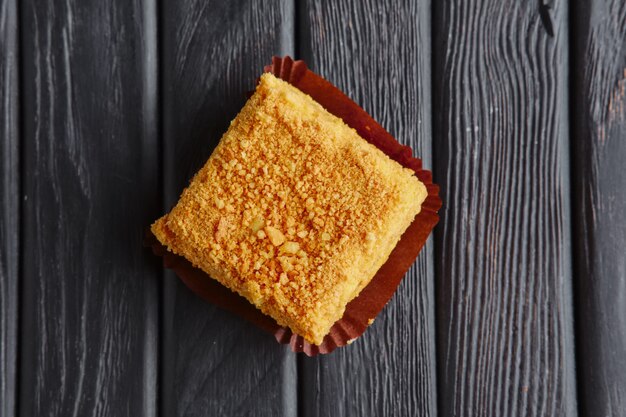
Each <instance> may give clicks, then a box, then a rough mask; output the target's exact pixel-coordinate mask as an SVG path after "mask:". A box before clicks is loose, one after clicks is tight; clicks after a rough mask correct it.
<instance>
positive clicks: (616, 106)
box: [571, 0, 626, 417]
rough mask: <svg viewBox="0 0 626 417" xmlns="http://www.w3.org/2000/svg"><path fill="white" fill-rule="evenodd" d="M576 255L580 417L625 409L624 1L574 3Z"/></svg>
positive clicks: (625, 54) (625, 4)
mask: <svg viewBox="0 0 626 417" xmlns="http://www.w3.org/2000/svg"><path fill="white" fill-rule="evenodd" d="M572 5H573V7H574V10H573V17H574V22H575V26H574V27H575V28H576V30H572V36H573V39H572V41H573V45H574V47H573V48H572V51H573V56H572V66H571V67H572V69H573V71H572V76H573V90H572V102H573V109H572V110H573V111H572V115H574V117H573V118H572V143H573V144H574V147H573V153H572V156H573V171H572V172H573V174H574V175H573V181H574V186H573V190H574V195H573V196H574V198H573V202H574V203H573V204H574V205H573V213H574V223H573V224H574V236H575V238H574V242H576V244H575V246H574V259H575V261H576V262H575V267H576V269H575V271H576V272H577V273H576V281H577V282H576V284H577V285H576V290H577V294H576V300H577V303H576V323H577V336H578V337H577V345H576V347H577V355H578V356H577V357H578V363H577V367H578V370H579V372H578V375H579V378H580V380H579V384H578V385H579V393H580V402H581V410H582V415H584V416H589V417H595V416H598V417H600V416H617V415H622V414H623V413H624V410H626V327H625V325H624V319H625V318H626V259H625V257H624V248H626V229H625V228H624V225H625V224H626V194H624V190H626V170H625V169H624V160H626V141H624V138H625V137H626V3H624V2H623V1H620V0H594V1H590V2H584V3H579V2H574V3H572Z"/></svg>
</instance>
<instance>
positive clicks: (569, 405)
mask: <svg viewBox="0 0 626 417" xmlns="http://www.w3.org/2000/svg"><path fill="white" fill-rule="evenodd" d="M433 5H434V6H435V18H434V21H433V27H434V33H435V34H436V35H435V41H434V43H433V51H437V52H436V53H434V54H433V56H434V57H436V59H435V67H434V70H433V71H434V75H435V77H434V84H433V97H435V106H434V110H433V111H434V113H435V115H436V118H435V122H434V127H433V130H434V132H435V135H434V143H435V146H434V147H433V151H434V156H435V158H436V163H435V171H436V172H435V180H436V181H438V182H439V184H440V185H441V186H442V199H443V201H444V210H443V212H441V214H442V222H441V223H440V225H439V227H438V229H437V233H436V245H435V247H436V254H437V256H436V274H437V284H438V285H437V289H436V291H437V325H438V344H437V350H438V369H439V373H438V376H439V378H438V387H439V390H438V394H439V395H438V397H439V405H440V413H441V414H440V415H442V416H495V415H497V416H521V415H528V416H531V415H532V416H568V417H569V416H575V415H576V414H577V404H576V398H575V374H574V350H573V323H572V314H573V313H572V306H571V297H572V293H571V285H572V282H571V274H572V272H571V254H570V250H571V248H570V206H569V165H568V156H569V154H568V120H567V110H568V109H567V104H568V102H567V99H568V94H567V87H568V85H567V71H568V68H567V64H568V61H567V59H568V57H567V52H568V39H567V27H566V25H567V15H568V11H567V4H566V2H564V1H557V2H554V3H552V8H544V10H543V13H544V16H543V19H542V17H541V16H540V8H539V6H538V4H537V2H518V1H513V0H512V1H501V0H493V1H456V0H453V1H448V2H442V3H436V5H435V3H434V4H433ZM548 22H549V23H548ZM552 34H553V35H554V36H552Z"/></svg>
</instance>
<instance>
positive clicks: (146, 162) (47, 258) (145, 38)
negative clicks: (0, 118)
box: [19, 0, 160, 417]
mask: <svg viewBox="0 0 626 417" xmlns="http://www.w3.org/2000/svg"><path fill="white" fill-rule="evenodd" d="M155 5H156V3H155V2H154V1H150V0H145V1H141V0H137V1H126V0H119V1H114V2H101V1H99V0H91V1H82V0H81V1H72V0H68V1H56V2H54V3H53V2H40V1H36V0H26V1H24V2H22V4H21V8H20V14H21V38H22V40H23V54H22V56H23V61H22V62H23V72H22V74H23V85H24V90H23V121H24V123H23V126H24V131H23V137H24V139H23V149H24V155H25V156H24V169H23V172H24V173H25V175H24V178H23V184H24V193H25V197H24V203H23V213H24V221H23V225H24V234H23V236H24V241H23V256H24V261H23V268H24V269H23V293H22V297H21V300H22V303H23V308H22V312H23V320H22V323H21V344H20V383H21V385H20V404H19V409H20V415H22V416H24V417H27V416H44V415H46V416H85V415H116V416H154V415H156V387H157V381H156V374H157V371H158V361H157V353H158V352H157V350H158V349H157V347H158V334H157V332H158V306H157V302H158V280H157V278H158V274H159V269H157V263H156V262H155V261H154V260H153V258H152V257H151V254H150V253H149V252H148V251H147V250H145V249H144V248H143V247H142V241H143V231H144V228H145V227H146V226H147V225H148V224H149V221H150V220H151V219H152V218H154V216H156V215H157V214H158V212H159V203H160V198H159V187H158V181H157V180H158V169H157V168H158V167H157V162H158V154H157V150H158V137H157V129H156V125H157V117H156V116H157V114H156V111H157V102H156V97H157V95H156V88H157V82H156V81H157V68H156V7H155Z"/></svg>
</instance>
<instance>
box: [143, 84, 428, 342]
mask: <svg viewBox="0 0 626 417" xmlns="http://www.w3.org/2000/svg"><path fill="white" fill-rule="evenodd" d="M426 196H427V192H426V187H425V186H424V184H422V183H421V182H420V181H419V180H418V179H417V178H416V177H415V175H414V172H413V171H412V170H410V169H407V168H403V167H402V166H401V165H399V164H398V163H397V162H395V161H393V160H391V159H390V158H389V157H387V156H386V155H385V154H384V153H383V152H382V151H380V150H379V149H378V148H376V147H375V146H373V145H371V144H369V143H368V142H366V141H365V140H364V139H362V138H361V137H360V136H359V135H358V134H357V132H356V131H355V130H354V129H352V128H350V127H348V126H347V125H346V124H345V123H344V122H343V121H342V120H341V119H339V118H337V117H336V116H333V115H332V114H330V113H328V112H327V111H326V110H325V109H324V108H323V107H322V106H320V105H319V104H318V103H317V102H315V101H314V100H313V99H312V98H311V97H309V96H308V95H306V94H304V93H302V92H301V91H300V90H298V89H296V88H295V87H293V86H291V85H290V84H288V83H286V82H284V81H282V80H279V79H277V78H276V77H274V76H273V75H272V74H269V73H267V74H264V75H263V76H261V79H260V82H259V84H258V86H257V88H256V91H255V93H254V94H253V95H252V97H251V98H250V99H249V100H248V102H247V103H246V104H245V106H244V107H243V109H242V110H241V112H240V113H239V114H238V115H237V117H236V118H235V119H234V120H233V121H232V122H231V125H230V127H229V129H228V131H227V132H226V133H225V134H224V136H223V137H222V139H221V141H220V143H219V144H218V146H217V147H216V149H215V151H214V152H213V154H212V155H211V157H210V158H209V160H208V161H207V163H206V164H205V165H204V167H202V168H201V169H200V171H199V172H198V173H197V174H196V175H195V176H194V178H193V180H192V181H191V183H190V184H189V186H188V187H187V188H186V189H185V190H184V191H183V193H182V195H181V197H180V199H179V201H178V203H177V204H176V206H175V207H174V208H173V209H172V211H171V212H170V213H169V214H167V215H165V216H163V217H161V218H160V219H159V220H157V221H156V222H155V223H154V224H153V225H152V232H153V233H154V235H155V236H156V237H157V239H158V240H159V241H160V242H161V243H162V244H163V245H164V246H166V247H167V248H168V249H169V250H171V251H173V252H174V253H176V254H178V255H180V256H183V257H185V258H186V259H187V260H189V261H190V262H191V263H192V264H193V265H194V266H196V267H199V268H200V269H202V270H203V271H204V272H206V273H207V274H208V275H210V276H211V277H212V278H214V279H216V280H218V281H219V282H220V283H222V284H223V285H225V286H226V287H228V288H230V289H231V290H233V291H236V292H237V293H239V294H240V295H242V296H243V297H245V298H247V299H248V300H249V301H250V302H251V303H252V304H254V305H255V306H256V307H257V308H259V309H260V310H261V311H262V312H263V313H265V314H267V315H269V316H271V317H272V318H274V319H275V320H276V322H277V323H278V324H280V325H282V326H287V327H289V328H290V329H291V330H292V331H293V332H294V333H297V334H299V335H301V336H303V337H304V338H305V339H306V340H307V341H309V342H311V343H313V344H317V345H319V344H321V342H322V340H323V339H324V336H325V335H326V334H327V333H328V332H329V330H330V328H331V326H332V325H333V324H334V323H335V322H336V321H337V320H339V319H340V318H341V317H342V315H343V312H344V310H345V308H346V305H347V304H348V302H350V301H351V300H352V299H353V298H355V297H356V296H357V295H358V294H359V292H360V291H361V289H363V288H364V287H365V286H366V285H367V284H368V283H369V282H370V280H371V279H372V278H373V277H374V275H375V274H376V272H377V271H378V269H379V268H380V267H381V266H382V265H383V263H384V262H385V261H386V259H387V258H388V257H389V254H390V253H391V251H392V250H393V248H394V247H395V245H396V243H397V242H398V240H399V239H400V236H401V235H402V233H403V232H404V231H405V230H406V229H407V227H408V226H409V225H410V224H411V222H412V221H413V219H414V218H415V215H416V214H417V213H419V212H420V208H421V204H422V202H423V201H424V199H425V198H426Z"/></svg>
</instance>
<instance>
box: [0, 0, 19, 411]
mask: <svg viewBox="0 0 626 417" xmlns="http://www.w3.org/2000/svg"><path fill="white" fill-rule="evenodd" d="M17 30H18V26H17V3H16V2H15V0H0V178H1V180H0V206H1V207H2V211H1V212H0V213H1V214H0V415H2V416H12V415H14V412H15V395H16V390H15V382H16V373H15V370H16V362H17V357H16V348H17V323H18V315H17V309H18V303H17V300H18V273H19V270H18V268H19V266H18V264H19V209H20V206H19V176H18V175H19V145H18V144H19V128H18V123H19V120H18V117H19V102H18V56H19V55H18V45H17V39H18V35H17Z"/></svg>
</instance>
